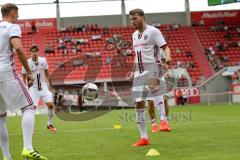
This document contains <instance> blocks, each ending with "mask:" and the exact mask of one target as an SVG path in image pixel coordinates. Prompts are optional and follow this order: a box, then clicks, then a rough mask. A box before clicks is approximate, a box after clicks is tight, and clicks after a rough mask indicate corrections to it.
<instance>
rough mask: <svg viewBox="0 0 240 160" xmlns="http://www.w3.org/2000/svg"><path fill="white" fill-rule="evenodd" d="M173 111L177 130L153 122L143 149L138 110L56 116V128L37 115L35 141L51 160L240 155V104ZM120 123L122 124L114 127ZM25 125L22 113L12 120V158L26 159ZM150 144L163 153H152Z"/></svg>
mask: <svg viewBox="0 0 240 160" xmlns="http://www.w3.org/2000/svg"><path fill="white" fill-rule="evenodd" d="M190 108H191V120H190V115H189V114H190V111H189V110H190ZM171 113H172V116H171V122H170V123H171V127H172V129H173V130H172V132H168V133H163V132H159V133H151V128H150V123H148V135H149V139H150V141H151V145H149V146H146V147H139V148H133V147H131V144H132V143H133V142H135V141H136V140H137V139H138V138H139V133H138V129H137V127H136V123H135V117H134V115H135V114H134V110H133V109H128V110H115V111H112V112H109V113H108V114H106V115H104V116H102V117H99V118H97V119H94V120H91V121H86V122H65V121H61V120H59V119H57V118H56V117H55V119H54V123H55V125H56V127H57V129H58V130H57V132H56V133H50V132H49V131H47V130H46V122H47V116H46V115H41V116H36V126H35V130H36V133H35V134H34V144H35V145H34V146H35V148H36V149H37V150H39V151H40V153H43V154H44V155H46V156H47V157H48V158H49V160H80V159H84V160H239V159H240V105H239V104H234V105H227V104H226V105H224V104H218V105H211V106H207V105H195V106H185V107H172V108H171ZM118 123H121V124H122V128H121V129H114V128H113V125H114V124H118ZM20 125H21V117H10V118H9V119H8V128H9V134H10V136H9V138H10V149H11V153H12V156H13V160H22V158H21V155H20V153H21V150H22V134H21V127H20ZM151 148H154V149H157V150H158V151H159V152H160V156H157V157H147V156H146V153H147V152H148V150H149V149H151ZM0 154H1V153H0ZM0 157H2V155H0ZM0 159H1V158H0Z"/></svg>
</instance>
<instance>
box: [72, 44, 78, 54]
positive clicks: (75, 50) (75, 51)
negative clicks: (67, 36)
mask: <svg viewBox="0 0 240 160" xmlns="http://www.w3.org/2000/svg"><path fill="white" fill-rule="evenodd" d="M71 48H72V53H73V54H76V53H77V49H76V46H75V45H74V44H72V46H71Z"/></svg>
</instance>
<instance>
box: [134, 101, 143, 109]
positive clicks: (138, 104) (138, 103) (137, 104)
mask: <svg viewBox="0 0 240 160" xmlns="http://www.w3.org/2000/svg"><path fill="white" fill-rule="evenodd" d="M143 108H145V102H144V101H140V102H137V103H136V109H143Z"/></svg>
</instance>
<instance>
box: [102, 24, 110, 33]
mask: <svg viewBox="0 0 240 160" xmlns="http://www.w3.org/2000/svg"><path fill="white" fill-rule="evenodd" d="M103 34H109V29H108V27H107V26H104V27H103Z"/></svg>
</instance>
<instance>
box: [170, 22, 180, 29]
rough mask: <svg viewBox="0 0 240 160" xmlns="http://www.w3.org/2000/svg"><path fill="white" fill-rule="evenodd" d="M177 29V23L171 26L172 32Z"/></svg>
mask: <svg viewBox="0 0 240 160" xmlns="http://www.w3.org/2000/svg"><path fill="white" fill-rule="evenodd" d="M179 27H180V25H179V24H177V23H174V24H173V25H172V29H173V30H178V29H179Z"/></svg>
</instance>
